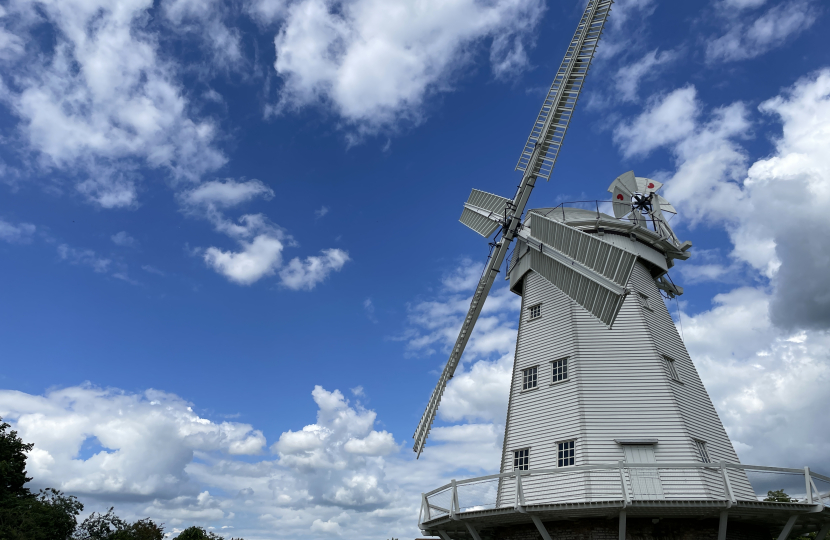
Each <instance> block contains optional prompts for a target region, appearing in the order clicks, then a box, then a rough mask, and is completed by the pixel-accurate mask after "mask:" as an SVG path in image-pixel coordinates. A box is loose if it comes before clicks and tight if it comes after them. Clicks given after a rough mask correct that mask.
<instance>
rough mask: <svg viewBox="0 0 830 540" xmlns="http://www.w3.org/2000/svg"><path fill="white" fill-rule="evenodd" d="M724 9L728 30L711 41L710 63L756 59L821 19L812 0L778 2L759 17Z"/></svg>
mask: <svg viewBox="0 0 830 540" xmlns="http://www.w3.org/2000/svg"><path fill="white" fill-rule="evenodd" d="M763 3H764V2H761V1H755V0H730V1H729V2H727V4H729V6H728V7H734V5H735V4H737V5H738V6H739V7H741V8H749V7H757V6H759V5H761V4H763ZM728 7H727V9H724V10H722V16H724V17H727V30H726V32H725V33H724V34H723V35H721V36H720V37H717V38H711V39H709V40H708V44H707V46H706V59H707V60H708V61H710V62H734V61H737V60H746V59H748V58H755V57H756V56H760V55H762V54H764V53H766V52H767V51H770V50H772V49H774V48H776V47H779V46H781V45H783V44H784V43H786V42H788V41H789V40H791V39H793V38H794V37H795V36H797V35H798V34H800V33H801V32H804V31H805V30H807V29H808V28H810V27H811V26H812V25H813V23H814V22H815V21H816V20H817V19H818V8H816V6H815V2H814V1H813V0H791V1H789V2H786V3H781V4H778V5H775V6H773V7H771V8H770V9H768V10H767V11H765V12H764V13H762V14H761V15H759V16H758V17H756V18H754V19H753V18H749V17H748V16H747V14H746V13H742V12H740V11H737V10H735V9H728Z"/></svg>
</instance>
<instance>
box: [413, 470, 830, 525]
mask: <svg viewBox="0 0 830 540" xmlns="http://www.w3.org/2000/svg"><path fill="white" fill-rule="evenodd" d="M779 490H780V491H783V492H785V493H787V494H788V495H789V497H791V499H792V500H791V502H793V503H801V504H809V505H814V506H816V507H817V508H822V507H825V506H826V507H830V477H828V476H824V475H821V474H817V473H815V472H812V471H810V469H809V467H804V468H803V469H789V468H782V467H767V466H760V465H741V464H737V463H725V462H717V463H626V462H622V461H621V462H618V463H604V464H597V465H578V466H570V467H560V468H555V469H531V470H521V471H512V472H508V473H502V474H492V475H488V476H480V477H477V478H468V479H465V480H452V481H451V482H450V483H448V484H445V485H443V486H441V487H439V488H436V489H434V490H432V491H430V492H429V493H424V494H422V496H421V511H420V515H419V519H418V522H419V525H423V524H425V523H427V522H430V521H433V520H436V519H439V518H445V517H450V518H452V519H458V517H460V516H462V515H463V514H465V513H472V512H479V511H482V510H497V509H511V508H512V509H515V510H517V511H520V512H521V511H522V509H523V508H524V507H526V506H538V505H559V504H568V505H570V504H580V503H601V502H611V501H623V505H626V504H631V503H634V502H640V501H667V502H668V501H678V502H679V501H690V502H695V501H722V502H725V504H726V506H727V507H729V506H731V505H732V504H734V503H738V502H739V501H754V502H758V501H763V500H764V499H765V498H767V497H768V495H769V492H771V491H779Z"/></svg>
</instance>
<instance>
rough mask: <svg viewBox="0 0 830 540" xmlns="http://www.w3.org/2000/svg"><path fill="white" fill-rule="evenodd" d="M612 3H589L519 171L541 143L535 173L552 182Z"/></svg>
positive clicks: (549, 91)
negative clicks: (552, 174) (554, 170)
mask: <svg viewBox="0 0 830 540" xmlns="http://www.w3.org/2000/svg"><path fill="white" fill-rule="evenodd" d="M612 3H613V0H603V1H596V0H591V1H590V2H588V7H587V8H586V9H585V13H583V15H582V19H580V21H579V25H578V26H577V27H576V32H575V33H574V37H573V39H571V43H570V45H569V46H568V51H567V52H566V53H565V58H563V59H562V64H561V65H560V66H559V71H557V72H556V77H554V79H553V84H551V87H550V90H548V95H547V97H546V98H545V102H544V103H543V104H542V109H541V110H540V111H539V116H537V117H536V122H535V123H534V124H533V129H532V130H531V131H530V136H529V137H528V138H527V142H526V143H525V147H524V149H523V150H522V154H521V156H520V157H519V162H518V163H517V164H516V170H517V171H527V168H528V165H529V164H530V162H531V156H532V154H533V150H534V148H535V147H536V146H537V144H538V145H540V146H541V147H542V150H541V157H540V159H539V160H537V161H536V162H535V163H534V165H533V167H532V170H531V172H532V174H534V175H535V176H538V177H542V178H544V179H546V180H549V179H550V175H551V173H552V172H553V166H554V165H555V164H556V158H557V157H558V156H559V150H560V149H561V148H562V142H563V141H564V139H565V132H566V131H567V129H568V124H570V121H571V117H572V116H573V111H574V109H575V108H576V103H577V101H578V100H579V94H580V92H581V91H582V85H583V83H584V82H585V77H587V76H588V69H589V68H590V66H591V60H593V58H594V53H595V52H596V49H597V44H598V43H599V39H600V37H601V36H602V30H603V28H604V26H605V21H606V20H607V18H608V14H609V12H610V11H611V4H612Z"/></svg>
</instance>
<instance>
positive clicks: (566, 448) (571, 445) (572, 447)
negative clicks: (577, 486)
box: [556, 439, 576, 468]
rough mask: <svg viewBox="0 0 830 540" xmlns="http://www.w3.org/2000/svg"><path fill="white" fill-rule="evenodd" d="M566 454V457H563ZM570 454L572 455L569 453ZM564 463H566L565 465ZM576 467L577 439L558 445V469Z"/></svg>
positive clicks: (558, 443)
mask: <svg viewBox="0 0 830 540" xmlns="http://www.w3.org/2000/svg"><path fill="white" fill-rule="evenodd" d="M563 452H565V457H563ZM568 452H570V455H567V453H568ZM568 461H570V463H567V462H568ZM563 462H566V463H565V464H564V465H563V464H562V463H563ZM575 465H576V439H569V440H567V441H559V442H557V443H556V467H557V468H559V467H573V466H575Z"/></svg>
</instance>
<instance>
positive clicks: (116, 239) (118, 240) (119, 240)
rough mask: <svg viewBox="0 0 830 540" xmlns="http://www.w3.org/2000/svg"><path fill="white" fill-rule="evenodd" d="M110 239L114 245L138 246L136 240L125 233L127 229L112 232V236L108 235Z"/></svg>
mask: <svg viewBox="0 0 830 540" xmlns="http://www.w3.org/2000/svg"><path fill="white" fill-rule="evenodd" d="M110 240H112V243H113V244H115V245H116V246H121V247H137V246H138V240H136V239H135V238H133V237H132V236H130V235H129V234H128V233H127V231H121V232H117V233H115V234H113V235H112V236H110Z"/></svg>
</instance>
